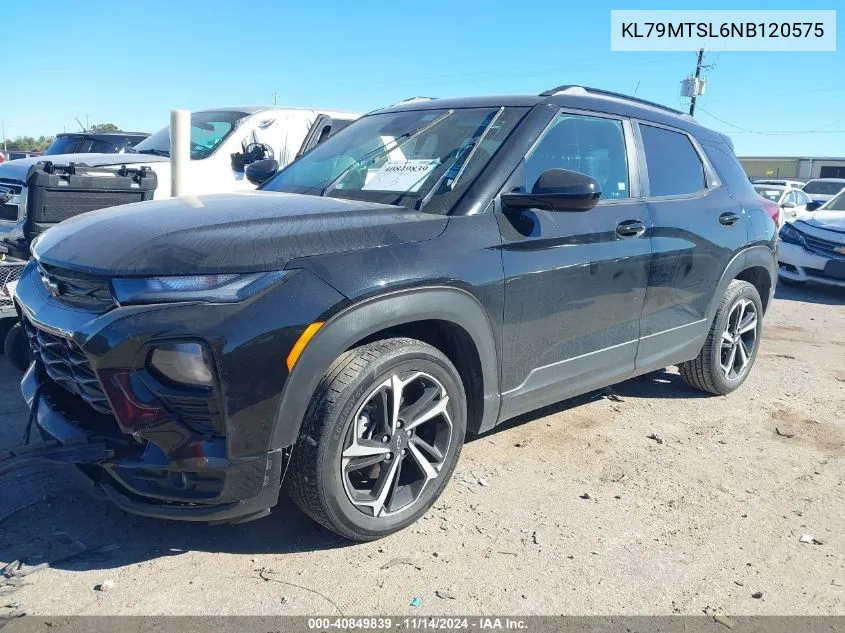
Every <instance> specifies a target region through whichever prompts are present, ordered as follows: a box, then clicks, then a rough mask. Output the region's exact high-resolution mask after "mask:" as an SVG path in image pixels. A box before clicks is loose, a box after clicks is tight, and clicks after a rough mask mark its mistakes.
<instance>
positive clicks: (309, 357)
mask: <svg viewBox="0 0 845 633" xmlns="http://www.w3.org/2000/svg"><path fill="white" fill-rule="evenodd" d="M426 320H440V321H448V322H451V323H453V324H455V325H458V326H460V327H462V328H463V329H464V330H465V331H466V332H467V333H468V334H469V335H470V337H471V338H472V340H473V342H474V343H475V346H476V349H477V351H478V356H479V358H480V359H481V372H482V385H483V387H482V393H483V401H484V402H483V408H482V409H483V410H482V421H481V430H486V429H488V428H492V427H493V425H494V424H495V422H496V418H497V417H498V414H499V380H498V367H499V362H498V355H497V352H496V344H495V339H494V338H493V329H492V326H491V324H490V319H489V318H488V316H487V312H486V311H485V310H484V308H483V306H482V305H481V304H480V303H479V301H478V300H477V299H476V298H475V297H474V296H473V295H471V294H470V293H468V292H466V291H464V290H460V289H457V288H453V287H448V286H432V287H424V288H411V289H406V290H400V291H396V292H391V293H388V294H385V295H380V296H377V297H373V298H370V299H367V300H365V301H362V302H360V303H357V304H354V305H352V306H350V307H348V308H346V309H344V310H342V311H341V312H339V313H338V314H336V315H334V316H333V317H332V318H330V319H329V320H328V321H327V322H326V324H325V325H324V326H323V327H322V328H320V330H319V331H318V332H317V334H316V335H315V336H314V338H313V339H311V341H310V342H309V343H308V346H307V347H306V348H305V350H304V351H303V352H302V355H301V356H300V357H299V359H298V360H297V362H296V366H295V367H294V368H293V371H292V372H291V373H290V375H289V377H288V380H287V381H286V383H285V386H284V390H283V392H282V399H281V405H280V407H279V412H278V415H277V417H276V421H275V426H274V430H273V436H272V442H271V449H274V448H284V447H287V446H290V445H292V444H293V443H294V442H295V441H296V439H297V437H298V436H299V429H300V426H301V424H302V420H303V418H304V416H305V412H306V409H307V408H308V404H309V402H310V401H311V396H312V394H313V393H314V391H315V390H316V388H317V385H318V384H319V383H320V380H322V378H323V376H324V375H325V373H326V371H327V370H328V368H329V366H330V365H331V364H332V362H334V360H335V359H336V358H337V357H338V356H340V354H342V353H343V352H344V351H346V350H347V349H349V348H350V347H352V346H353V345H355V343H357V342H358V341H361V340H363V339H365V338H366V337H368V336H370V335H372V334H375V333H376V332H379V331H382V330H385V329H389V328H391V327H396V326H399V325H403V324H408V323H413V322H416V321H426Z"/></svg>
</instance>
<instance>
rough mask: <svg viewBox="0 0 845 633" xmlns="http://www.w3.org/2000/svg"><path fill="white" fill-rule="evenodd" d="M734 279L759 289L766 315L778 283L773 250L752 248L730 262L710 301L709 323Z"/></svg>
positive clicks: (760, 247)
mask: <svg viewBox="0 0 845 633" xmlns="http://www.w3.org/2000/svg"><path fill="white" fill-rule="evenodd" d="M734 279H741V280H743V281H747V282H749V283H751V284H752V285H753V286H754V287H755V288H757V292H758V293H760V300H761V301H762V302H763V312H764V313H765V312H766V310H767V309H768V307H769V305H770V304H771V300H772V297H773V295H774V291H775V284H776V282H777V260H776V255H775V254H774V253H773V252H772V249H771V248H770V247H769V246H763V245H758V246H751V247H749V248H746V249H744V250H742V251H740V252H739V253H737V254H736V255H735V256H734V257H733V259H731V261H730V262H728V265H727V266H726V267H725V270H724V271H723V272H722V277H721V278H720V279H719V283H718V285H717V286H716V291H715V292H714V293H713V297H712V298H711V299H710V307H709V309H708V312H707V322H708V323H712V322H713V319H714V318H715V316H716V311H717V310H718V309H719V303H720V302H721V300H722V297H723V296H724V295H725V291H726V290H727V289H728V286H729V285H730V283H731V282H732V281H733V280H734Z"/></svg>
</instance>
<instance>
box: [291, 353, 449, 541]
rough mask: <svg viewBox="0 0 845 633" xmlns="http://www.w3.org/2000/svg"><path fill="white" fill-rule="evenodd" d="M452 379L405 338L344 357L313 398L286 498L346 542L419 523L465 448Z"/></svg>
mask: <svg viewBox="0 0 845 633" xmlns="http://www.w3.org/2000/svg"><path fill="white" fill-rule="evenodd" d="M465 431H466V397H465V395H464V389H463V385H462V383H461V379H460V376H459V374H458V372H457V370H456V369H455V367H454V366H453V365H452V363H451V362H450V361H449V359H448V358H446V356H444V355H443V354H442V353H441V352H440V351H439V350H437V349H436V348H434V347H432V346H430V345H427V344H425V343H422V342H420V341H417V340H414V339H408V338H394V339H387V340H383V341H376V342H374V343H370V344H367V345H363V346H361V347H359V348H356V349H353V350H350V351H348V352H346V353H344V354H343V355H341V356H340V358H338V359H337V360H336V361H335V362H334V363H333V364H332V366H331V367H330V368H329V371H328V372H327V373H326V376H325V377H324V378H323V381H322V382H321V384H320V386H319V387H318V389H317V391H316V392H315V394H314V396H313V398H312V401H311V405H310V406H309V409H308V413H307V414H306V418H305V420H304V421H303V425H302V431H301V434H300V439H299V441H298V442H297V445H296V446H295V448H294V451H293V456H292V460H291V464H290V466H289V468H288V475H287V478H286V486H287V488H288V492H289V494H290V496H291V498H292V499H293V500H294V501H295V502H296V504H297V505H298V506H299V507H300V508H302V510H303V511H304V512H305V513H306V514H308V515H309V516H310V517H311V518H313V519H314V520H316V521H317V522H319V523H321V524H322V525H324V526H325V527H327V528H328V529H330V530H332V531H334V532H336V533H338V534H340V535H342V536H344V537H347V538H350V539H355V540H372V539H376V538H380V537H382V536H386V535H388V534H391V533H393V532H396V531H398V530H401V529H402V528H404V527H407V526H408V525H410V524H411V523H413V522H414V521H416V520H417V519H418V518H419V517H421V516H422V515H423V514H424V513H425V512H426V511H427V510H428V508H429V507H430V506H431V505H432V504H433V503H434V501H435V500H436V499H437V498H438V497H439V496H440V494H441V492H442V491H443V489H444V488H445V486H446V484H447V483H448V481H449V479H450V477H451V476H452V472H453V471H454V469H455V465H456V464H457V461H458V456H459V454H460V451H461V447H462V445H463V441H464V434H465Z"/></svg>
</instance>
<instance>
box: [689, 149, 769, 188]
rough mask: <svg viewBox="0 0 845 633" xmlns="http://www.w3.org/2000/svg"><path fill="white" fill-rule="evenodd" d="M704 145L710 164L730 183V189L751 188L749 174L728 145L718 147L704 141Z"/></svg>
mask: <svg viewBox="0 0 845 633" xmlns="http://www.w3.org/2000/svg"><path fill="white" fill-rule="evenodd" d="M702 147H703V148H704V152H705V153H706V154H707V158H708V159H709V160H710V164H711V165H713V167H714V168H715V169H716V173H718V174H719V178H720V179H721V180H722V182H723V183H725V184H727V185H728V189H730V190H731V192H732V193H739V192H741V191H743V190H747V189H750V188H751V183H750V182H749V181H748V176H746V175H745V170H744V169H743V168H742V165H740V164H739V161H738V160H737V158H736V156H735V155H734V153H733V152H732V151H731V150H730V149H728V147H727V146H726V145H723V146H721V147H717V146H715V145H708V144H707V143H703V144H702ZM755 189H757V187H755ZM763 189H767V187H765V186H763ZM758 191H759V189H758Z"/></svg>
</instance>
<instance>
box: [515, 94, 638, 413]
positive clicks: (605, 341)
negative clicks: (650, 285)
mask: <svg viewBox="0 0 845 633" xmlns="http://www.w3.org/2000/svg"><path fill="white" fill-rule="evenodd" d="M632 139H633V135H632V129H631V126H630V123H629V122H628V121H627V120H623V119H621V118H616V117H609V116H604V115H596V114H592V113H591V114H590V115H587V114H582V113H577V112H570V111H564V112H561V113H560V114H559V116H558V117H557V118H556V119H555V120H554V121H553V122H552V123H551V124H550V126H549V128H548V129H547V130H546V132H545V133H544V135H543V136H542V137H541V138H540V140H539V141H538V143H537V144H536V145H535V147H534V148H533V149H532V150H531V152H530V153H529V155H528V156H527V157H526V158H525V160H524V162H523V163H522V165H521V166H520V168H518V169H517V170H516V171H515V172H514V174H513V175H512V176H511V178H510V180H509V181H508V183H507V184H506V186H505V189H504V190H505V191H513V190H514V189H521V190H524V191H530V190H531V189H532V187H533V184H534V183H535V182H536V180H537V178H538V177H539V176H540V174H541V173H543V172H544V171H546V170H547V169H552V168H559V169H568V170H571V171H577V172H581V173H585V174H588V175H590V176H592V177H593V178H595V179H596V180H597V181H598V182H599V184H600V185H601V189H602V195H601V199H600V201H599V203H598V205H597V206H596V207H595V208H593V209H592V210H590V211H586V212H561V211H547V210H543V209H531V210H528V211H520V212H515V211H508V210H503V211H502V213H501V214H499V227H500V230H501V233H502V238H503V244H502V249H503V250H502V259H503V263H504V272H505V310H504V329H503V333H504V334H503V343H504V350H503V369H502V379H501V380H502V391H503V399H502V417H503V418H506V417H512V416H513V415H518V414H520V413H523V412H525V411H529V410H531V409H535V408H538V407H541V406H544V405H547V404H551V403H552V402H556V401H559V400H562V399H564V398H566V397H569V396H572V395H575V394H577V393H583V392H584V391H587V390H589V389H593V388H597V387H599V386H603V385H607V384H611V383H613V382H616V381H617V380H621V379H624V378H625V377H626V376H628V375H630V374H631V373H632V372H633V370H634V360H635V357H636V351H637V340H638V338H639V319H640V313H641V310H642V306H643V299H644V296H645V291H646V282H647V278H648V269H649V259H650V257H651V247H650V231H649V228H650V220H649V217H648V212H647V210H646V207H645V205H644V204H643V203H642V202H640V201H639V200H637V196H638V192H639V184H638V182H637V178H636V176H635V174H637V169H636V153H635V152H634V151H633V150H634V148H633V145H634V144H633V140H632Z"/></svg>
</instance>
